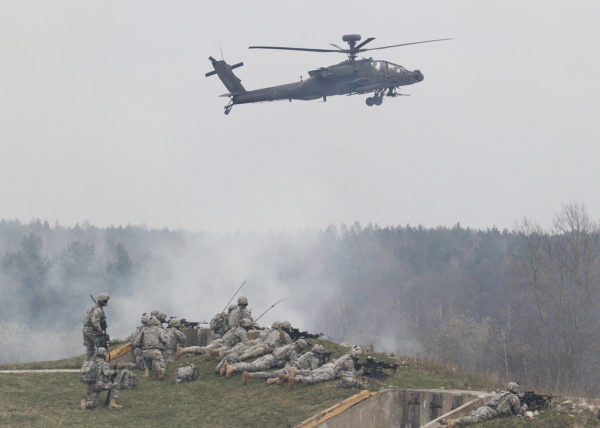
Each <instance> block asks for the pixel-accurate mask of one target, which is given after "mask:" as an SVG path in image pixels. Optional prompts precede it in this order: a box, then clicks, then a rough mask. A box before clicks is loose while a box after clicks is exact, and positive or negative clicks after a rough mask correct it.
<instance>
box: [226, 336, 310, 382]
mask: <svg viewBox="0 0 600 428" xmlns="http://www.w3.org/2000/svg"><path fill="white" fill-rule="evenodd" d="M307 346H308V343H306V340H304V339H298V340H297V341H296V342H294V343H291V344H289V345H285V346H280V347H279V348H276V349H275V350H274V351H273V352H272V353H270V354H267V355H264V356H262V357H260V358H257V359H256V360H254V361H252V362H251V363H246V362H238V361H236V360H234V359H229V360H228V357H225V363H224V364H223V367H222V368H221V371H220V373H219V374H220V375H221V376H223V375H224V374H225V375H226V376H227V377H229V376H231V374H232V373H235V372H238V371H244V372H258V371H263V370H268V369H271V368H274V367H277V368H282V367H284V366H285V364H286V363H287V362H288V361H293V360H295V359H297V358H298V352H300V351H302V350H303V349H304V348H306V347H307Z"/></svg>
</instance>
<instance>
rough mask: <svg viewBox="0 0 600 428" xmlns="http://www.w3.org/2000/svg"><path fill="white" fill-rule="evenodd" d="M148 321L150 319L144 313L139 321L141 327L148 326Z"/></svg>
mask: <svg viewBox="0 0 600 428" xmlns="http://www.w3.org/2000/svg"><path fill="white" fill-rule="evenodd" d="M149 319H150V317H149V316H148V314H146V313H144V314H142V318H141V319H140V322H141V323H142V325H146V324H148V320H149Z"/></svg>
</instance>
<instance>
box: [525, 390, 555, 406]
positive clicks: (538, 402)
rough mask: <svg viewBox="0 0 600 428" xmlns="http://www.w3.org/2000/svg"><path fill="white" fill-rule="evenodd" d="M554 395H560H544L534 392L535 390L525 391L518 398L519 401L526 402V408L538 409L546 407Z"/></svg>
mask: <svg viewBox="0 0 600 428" xmlns="http://www.w3.org/2000/svg"><path fill="white" fill-rule="evenodd" d="M555 397H560V395H552V394H550V395H544V394H536V393H535V391H525V392H523V394H522V396H521V397H520V398H521V403H523V404H527V410H539V409H545V408H546V407H548V406H549V405H550V404H551V403H552V399H553V398H555Z"/></svg>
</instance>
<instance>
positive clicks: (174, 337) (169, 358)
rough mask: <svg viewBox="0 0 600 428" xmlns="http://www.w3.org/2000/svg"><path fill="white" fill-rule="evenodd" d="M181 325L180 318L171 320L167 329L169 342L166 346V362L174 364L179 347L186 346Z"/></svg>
mask: <svg viewBox="0 0 600 428" xmlns="http://www.w3.org/2000/svg"><path fill="white" fill-rule="evenodd" d="M179 327H181V324H180V322H179V318H170V319H169V325H168V327H167V330H166V333H167V342H166V344H165V352H164V356H165V362H166V363H172V362H173V361H175V352H176V351H177V347H179V346H183V345H184V344H185V334H184V333H183V332H182V331H181V330H179Z"/></svg>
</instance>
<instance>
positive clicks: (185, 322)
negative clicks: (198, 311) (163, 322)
mask: <svg viewBox="0 0 600 428" xmlns="http://www.w3.org/2000/svg"><path fill="white" fill-rule="evenodd" d="M179 324H181V326H182V327H190V328H193V327H196V326H197V325H198V324H208V323H207V322H206V321H188V320H186V319H185V318H182V319H180V320H179Z"/></svg>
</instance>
